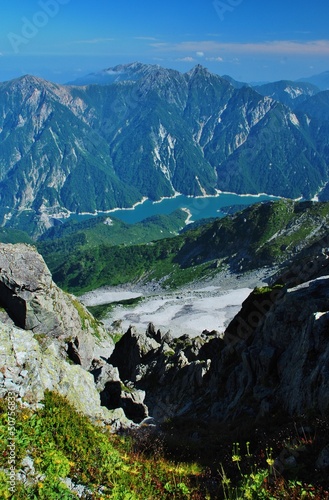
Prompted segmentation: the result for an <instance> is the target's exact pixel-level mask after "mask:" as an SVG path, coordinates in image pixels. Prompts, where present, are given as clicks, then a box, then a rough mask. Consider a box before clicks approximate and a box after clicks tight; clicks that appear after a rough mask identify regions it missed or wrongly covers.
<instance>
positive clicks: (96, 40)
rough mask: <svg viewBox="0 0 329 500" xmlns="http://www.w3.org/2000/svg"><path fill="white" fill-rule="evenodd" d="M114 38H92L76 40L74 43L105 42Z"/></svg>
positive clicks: (91, 43)
mask: <svg viewBox="0 0 329 500" xmlns="http://www.w3.org/2000/svg"><path fill="white" fill-rule="evenodd" d="M114 40H115V38H92V39H90V40H76V41H74V42H71V43H74V44H88V45H94V44H98V43H106V42H113V41H114Z"/></svg>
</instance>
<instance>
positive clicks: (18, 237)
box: [0, 227, 35, 245]
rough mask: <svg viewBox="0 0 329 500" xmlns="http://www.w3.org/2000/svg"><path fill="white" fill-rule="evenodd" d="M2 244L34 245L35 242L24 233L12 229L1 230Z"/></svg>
mask: <svg viewBox="0 0 329 500" xmlns="http://www.w3.org/2000/svg"><path fill="white" fill-rule="evenodd" d="M0 242H1V243H13V244H15V243H28V244H30V245H34V244H35V243H34V241H33V240H32V239H31V238H30V236H29V235H28V234H27V233H25V232H24V231H19V230H17V229H10V228H3V227H2V228H0Z"/></svg>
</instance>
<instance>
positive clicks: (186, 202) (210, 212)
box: [71, 193, 278, 224]
mask: <svg viewBox="0 0 329 500" xmlns="http://www.w3.org/2000/svg"><path fill="white" fill-rule="evenodd" d="M275 199H278V198H276V197H274V196H267V195H258V196H249V195H237V194H227V193H221V194H220V195H218V196H209V197H205V198H190V197H187V196H184V195H179V196H177V197H176V198H169V199H163V200H161V201H160V202H152V201H150V200H147V201H145V202H144V203H141V204H139V205H137V206H136V207H135V208H133V209H128V210H127V209H125V210H114V211H111V212H110V213H106V215H109V216H111V215H112V216H113V217H116V218H118V219H121V220H122V221H124V222H127V223H130V224H134V223H135V222H140V221H141V220H143V219H146V218H147V217H151V216H152V215H159V214H170V213H171V212H173V211H174V210H176V209H178V208H187V209H188V210H189V211H190V212H191V214H192V218H191V221H197V220H200V219H208V218H210V217H223V216H224V215H225V214H224V213H223V212H222V211H221V209H222V208H223V207H227V206H231V205H246V206H248V205H251V204H254V203H259V202H261V201H268V200H275ZM98 215H105V214H104V213H102V212H100V213H98ZM71 217H72V218H74V219H77V220H83V219H86V218H90V217H91V216H90V215H72V216H71Z"/></svg>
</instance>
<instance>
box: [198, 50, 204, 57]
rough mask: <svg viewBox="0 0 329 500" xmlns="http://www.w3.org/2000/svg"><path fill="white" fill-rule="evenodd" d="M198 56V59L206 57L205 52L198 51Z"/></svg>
mask: <svg viewBox="0 0 329 500" xmlns="http://www.w3.org/2000/svg"><path fill="white" fill-rule="evenodd" d="M196 55H197V56H198V57H204V52H199V51H198V52H197V53H196Z"/></svg>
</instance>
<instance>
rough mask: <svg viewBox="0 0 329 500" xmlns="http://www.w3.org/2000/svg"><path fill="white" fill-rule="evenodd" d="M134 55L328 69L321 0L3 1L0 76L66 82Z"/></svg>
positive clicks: (278, 74) (260, 76) (270, 72)
mask: <svg viewBox="0 0 329 500" xmlns="http://www.w3.org/2000/svg"><path fill="white" fill-rule="evenodd" d="M134 61H140V62H143V63H150V64H160V65H162V66H164V67H170V68H175V69H178V70H180V71H183V72H184V71H188V70H190V69H191V68H192V67H193V66H194V65H195V64H198V63H200V64H202V65H204V66H206V67H207V68H208V69H209V70H210V71H212V72H214V73H217V74H220V75H223V74H229V75H231V76H232V77H233V78H235V79H237V80H241V81H248V82H250V81H274V80H279V79H297V78H300V77H305V76H310V75H313V74H317V73H321V72H322V71H326V70H329V2H328V0H313V1H312V2H311V1H310V0H284V1H283V0H186V1H185V0H166V1H164V0H160V1H157V0H153V1H151V0H116V1H112V0H8V1H6V7H5V8H4V7H3V8H2V12H1V21H0V81H4V80H8V79H11V78H15V77H18V76H21V75H23V74H26V73H30V74H34V75H36V76H41V77H43V78H46V79H48V80H52V81H56V82H60V83H64V82H67V81H69V80H73V79H74V78H77V77H79V76H81V75H84V74H86V73H89V72H93V71H98V70H100V69H103V68H108V67H111V66H115V65H116V64H121V63H129V62H134Z"/></svg>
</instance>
